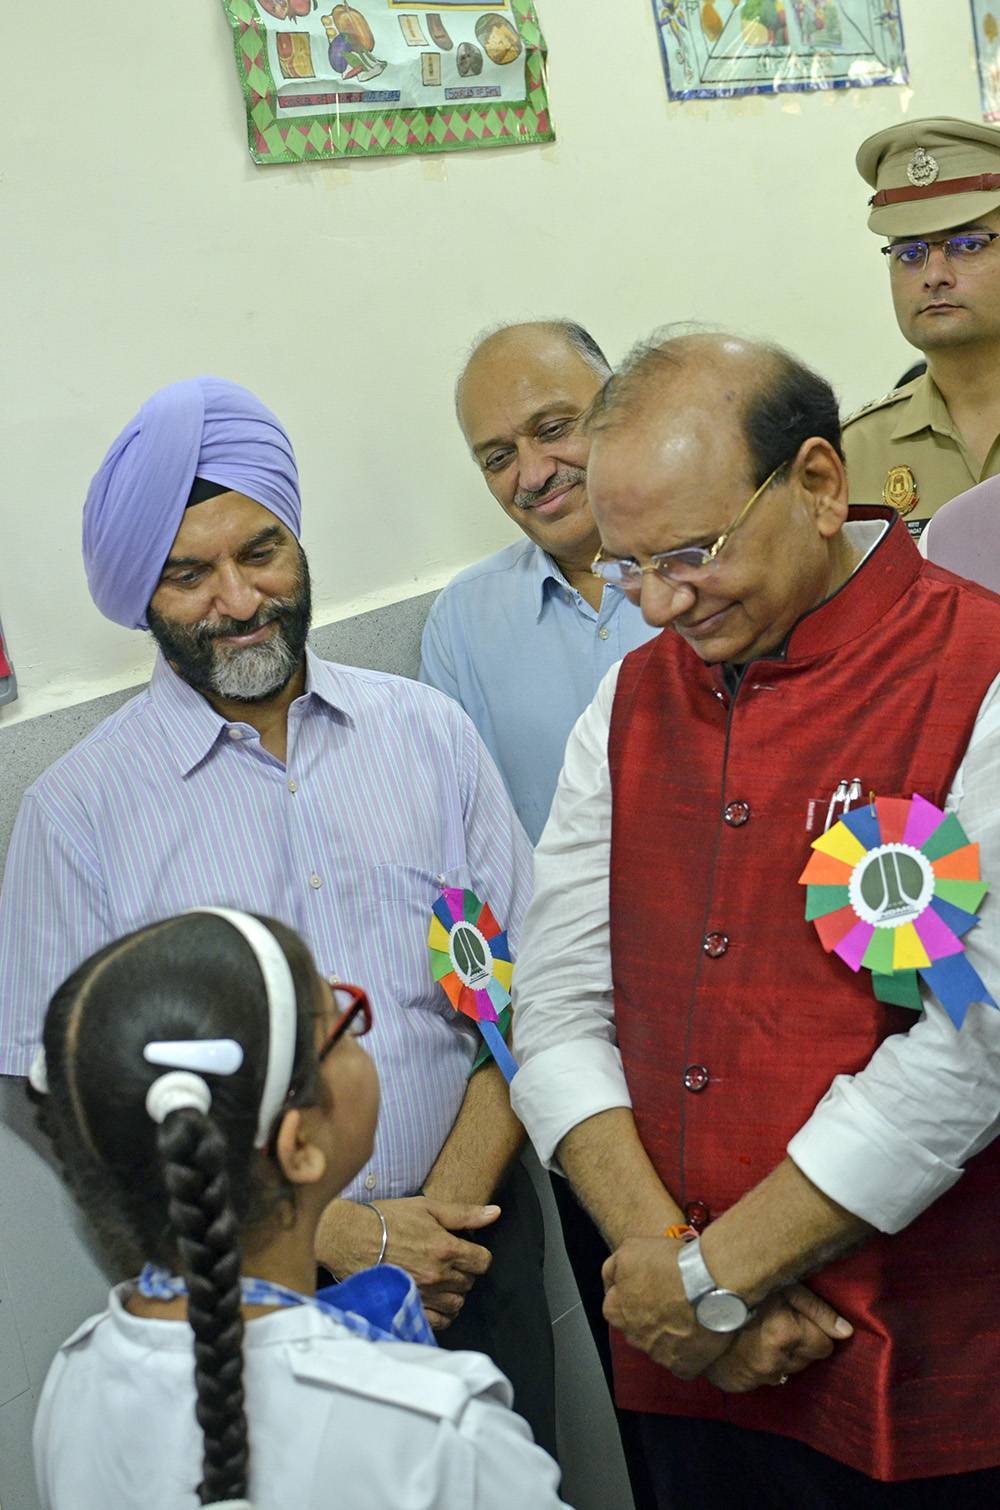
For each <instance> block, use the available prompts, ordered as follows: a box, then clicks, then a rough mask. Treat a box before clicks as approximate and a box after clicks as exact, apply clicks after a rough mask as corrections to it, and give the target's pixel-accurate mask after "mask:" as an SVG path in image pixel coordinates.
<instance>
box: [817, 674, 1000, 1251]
mask: <svg viewBox="0 0 1000 1510" xmlns="http://www.w3.org/2000/svg"><path fill="white" fill-rule="evenodd" d="M945 806H946V808H947V811H948V812H953V813H955V815H956V816H957V818H958V820H959V822H960V823H961V825H962V827H963V828H964V829H965V832H966V833H967V834H968V836H969V840H970V842H971V843H978V844H979V846H980V861H981V867H982V873H983V876H984V878H985V879H987V880H991V881H992V883H993V884H992V887H991V890H990V891H989V892H987V895H986V900H985V901H984V903H983V906H982V908H981V910H980V922H979V925H978V927H976V928H974V929H973V930H972V931H971V933H969V934H967V935H966V939H965V943H966V955H967V958H968V960H969V963H970V964H971V965H972V967H973V969H975V970H976V971H977V972H978V974H979V976H980V978H981V979H982V981H983V982H984V984H985V985H986V987H987V990H989V991H990V992H991V993H992V994H993V996H994V998H995V999H996V1000H998V1001H1000V677H997V679H996V681H994V683H993V685H992V686H991V687H990V689H989V691H988V692H987V694H986V697H985V698H984V699H983V703H982V706H981V707H980V710H979V715H978V717H977V719H976V723H975V726H974V728H973V731H972V737H971V739H970V740H969V746H968V749H967V750H966V752H965V759H964V760H963V761H962V764H961V766H960V767H959V769H958V772H957V774H956V776H955V781H954V785H953V786H952V789H951V792H950V793H949V795H948V800H947V803H946V804H945ZM921 995H922V997H923V1001H924V1012H923V1014H922V1015H921V1016H920V1017H919V1018H918V1019H917V1020H916V1022H915V1023H914V1025H913V1027H912V1028H911V1029H910V1030H909V1032H908V1033H897V1034H894V1035H893V1037H891V1038H887V1039H886V1040H885V1042H884V1043H882V1044H881V1045H880V1047H879V1048H878V1049H876V1051H875V1053H874V1054H873V1055H872V1057H871V1059H870V1060H869V1061H868V1063H867V1065H866V1066H865V1068H864V1069H863V1070H862V1071H860V1073H858V1074H857V1075H853V1076H852V1075H838V1076H837V1078H836V1079H835V1080H834V1082H833V1084H832V1085H831V1087H830V1089H829V1091H828V1092H827V1094H826V1095H825V1096H824V1097H823V1100H822V1101H821V1102H820V1104H819V1106H818V1107H817V1108H816V1110H815V1112H814V1113H813V1115H812V1116H811V1117H810V1118H809V1121H808V1122H807V1123H806V1124H805V1126H804V1127H802V1128H801V1129H800V1130H799V1132H797V1133H796V1135H795V1137H794V1138H793V1139H792V1141H791V1142H790V1143H789V1145H788V1153H789V1156H790V1157H791V1158H792V1159H793V1160H794V1161H795V1163H796V1164H797V1165H798V1166H799V1168H800V1169H801V1170H802V1172H803V1174H805V1175H806V1176H807V1177H808V1178H809V1179H810V1180H812V1182H813V1184H814V1185H818V1186H819V1188H820V1189H821V1190H822V1191H824V1192H825V1193H826V1194H827V1195H828V1196H829V1197H830V1198H831V1200H834V1201H836V1202H837V1203H838V1204H839V1205H841V1206H843V1207H845V1208H846V1209H847V1210H848V1211H853V1212H854V1214H855V1215H856V1216H860V1217H862V1218H863V1219H864V1220H865V1221H867V1222H870V1223H871V1224H872V1226H873V1227H877V1228H879V1229H880V1231H882V1232H898V1231H900V1229H901V1228H903V1227H905V1226H907V1225H908V1223H910V1222H912V1221H913V1219H914V1218H915V1217H917V1216H919V1215H920V1213H921V1212H922V1211H923V1210H925V1208H926V1207H928V1206H930V1205H931V1204H932V1202H934V1201H936V1200H937V1198H938V1196H941V1195H943V1194H944V1192H945V1191H946V1190H948V1189H950V1187H951V1186H952V1185H954V1184H955V1183H956V1181H957V1180H959V1179H960V1178H961V1175H962V1167H963V1165H964V1164H965V1163H967V1161H968V1160H969V1159H970V1158H972V1156H973V1154H976V1153H978V1152H979V1151H980V1150H981V1149H983V1148H985V1147H986V1146H987V1145H988V1144H989V1143H991V1142H992V1140H993V1139H994V1138H995V1137H996V1135H997V1132H998V1131H1000V1011H997V1010H996V1009H995V1008H993V1007H989V1006H985V1005H974V1006H972V1007H970V1008H969V1012H968V1014H967V1016H966V1019H965V1022H964V1023H963V1025H962V1027H961V1029H959V1030H956V1028H955V1026H954V1024H953V1023H952V1021H951V1018H950V1017H949V1016H948V1014H947V1012H945V1010H944V1008H943V1007H942V1006H941V1003H940V1002H939V1001H938V1000H937V998H936V997H935V996H934V995H933V994H932V993H931V992H930V991H929V990H928V989H927V988H926V986H921Z"/></svg>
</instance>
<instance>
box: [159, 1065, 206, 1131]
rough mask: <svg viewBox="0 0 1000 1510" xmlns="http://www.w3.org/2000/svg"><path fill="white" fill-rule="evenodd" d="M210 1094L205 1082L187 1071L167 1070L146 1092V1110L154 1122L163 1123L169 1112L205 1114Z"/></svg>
mask: <svg viewBox="0 0 1000 1510" xmlns="http://www.w3.org/2000/svg"><path fill="white" fill-rule="evenodd" d="M211 1105H212V1092H211V1091H210V1090H209V1088H208V1082H207V1080H203V1079H202V1078H201V1076H200V1075H192V1074H191V1073H190V1071H188V1070H169V1071H168V1072H167V1074H165V1075H159V1076H158V1077H157V1078H156V1079H155V1080H154V1081H153V1083H152V1085H151V1086H150V1087H149V1090H148V1091H147V1092H146V1110H147V1112H148V1113H149V1115H150V1116H151V1117H152V1119H153V1121H154V1122H165V1121H166V1120H167V1118H168V1117H169V1116H170V1114H171V1112H182V1111H189V1110H190V1111H196V1112H203V1113H207V1112H208V1110H209V1108H210V1107H211Z"/></svg>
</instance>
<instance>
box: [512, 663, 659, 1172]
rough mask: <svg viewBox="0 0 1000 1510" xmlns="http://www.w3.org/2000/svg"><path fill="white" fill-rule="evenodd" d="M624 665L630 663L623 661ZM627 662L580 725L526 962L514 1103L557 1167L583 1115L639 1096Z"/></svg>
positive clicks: (519, 991)
mask: <svg viewBox="0 0 1000 1510" xmlns="http://www.w3.org/2000/svg"><path fill="white" fill-rule="evenodd" d="M619 664H620V663H619ZM617 682H618V666H612V668H611V670H610V671H609V672H608V674H607V675H606V676H605V678H604V680H603V681H602V682H601V685H600V687H599V688H598V689H597V695H596V697H595V698H594V701H593V702H592V703H591V704H590V706H589V707H588V708H587V709H586V710H585V711H584V712H583V714H581V716H580V718H579V719H578V720H577V723H576V725H575V727H574V729H573V731H572V733H571V734H570V736H569V742H568V744H567V746H566V757H565V761H564V764H563V769H562V774H561V775H560V777H559V785H558V786H557V788H556V795H555V797H554V799H553V802H552V810H551V812H550V814H549V821H548V823H547V824H546V825H545V829H544V832H543V833H542V837H541V838H540V839H539V841H538V846H537V848H536V850H535V890H534V898H533V900H532V903H531V906H530V907H529V909H528V915H527V917H526V919H525V923H524V930H523V933H522V936H521V948H520V952H519V954H518V962H517V968H516V970H515V971H514V1052H515V1055H516V1057H517V1059H518V1062H519V1064H520V1066H521V1068H520V1070H519V1071H518V1073H517V1074H516V1075H515V1077H514V1080H513V1083H512V1085H511V1100H512V1102H513V1106H514V1110H515V1111H516V1112H517V1115H518V1116H519V1117H520V1119H521V1121H522V1122H523V1123H524V1126H525V1128H526V1129H527V1132H528V1135H529V1137H530V1138H531V1141H532V1142H533V1143H534V1145H535V1148H536V1150H537V1152H538V1157H539V1158H540V1159H541V1161H542V1163H543V1164H545V1165H546V1166H547V1167H549V1168H552V1167H553V1164H554V1157H553V1156H554V1153H555V1150H556V1148H557V1147H558V1145H559V1143H560V1142H561V1141H562V1139H563V1138H564V1137H565V1135H566V1134H567V1133H568V1132H569V1131H570V1130H571V1128H573V1127H575V1126H576V1125H577V1123H579V1122H583V1121H585V1120H586V1119H587V1118H588V1117H593V1116H596V1114H597V1113H598V1112H602V1111H608V1110H609V1109H610V1108H612V1107H616V1106H631V1104H632V1102H631V1098H630V1097H629V1093H628V1088H627V1086H626V1084H625V1075H624V1073H623V1071H622V1062H621V1054H620V1053H619V1051H618V1045H617V1041H616V1035H615V1024H614V1006H613V1001H612V991H611V952H610V940H609V918H608V873H609V858H610V852H611V776H610V772H609V769H608V729H609V727H610V724H611V708H612V704H613V703H614V698H615V687H616V685H617Z"/></svg>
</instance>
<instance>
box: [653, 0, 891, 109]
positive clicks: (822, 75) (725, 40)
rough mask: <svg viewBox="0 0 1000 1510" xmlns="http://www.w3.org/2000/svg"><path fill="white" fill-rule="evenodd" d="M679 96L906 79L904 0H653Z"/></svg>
mask: <svg viewBox="0 0 1000 1510" xmlns="http://www.w3.org/2000/svg"><path fill="white" fill-rule="evenodd" d="M652 3H653V12H654V15H655V16H656V22H657V26H658V27H659V32H660V45H661V49H662V53H663V69H664V73H665V74H666V79H667V90H668V92H669V94H670V98H671V99H672V100H705V99H726V98H731V97H732V96H734V95H740V94H784V93H787V92H789V91H799V90H809V89H848V88H854V87H864V86H870V85H872V84H905V83H906V82H907V77H908V75H907V70H906V54H905V52H904V46H903V24H902V20H901V18H900V14H899V10H900V4H899V0H706V3H702V0H652Z"/></svg>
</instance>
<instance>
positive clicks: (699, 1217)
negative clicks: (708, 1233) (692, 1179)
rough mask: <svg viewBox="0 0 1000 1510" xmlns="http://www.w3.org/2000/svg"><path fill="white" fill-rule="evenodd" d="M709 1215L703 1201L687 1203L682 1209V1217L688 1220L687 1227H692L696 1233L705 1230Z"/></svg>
mask: <svg viewBox="0 0 1000 1510" xmlns="http://www.w3.org/2000/svg"><path fill="white" fill-rule="evenodd" d="M710 1214H711V1213H710V1212H709V1209H708V1207H707V1206H706V1205H705V1202H704V1201H688V1203H687V1206H686V1207H685V1209H684V1215H685V1216H686V1217H687V1219H688V1225H689V1226H691V1227H693V1228H694V1230H695V1231H696V1232H703V1231H704V1230H705V1228H706V1227H707V1226H708V1218H709V1216H710Z"/></svg>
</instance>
